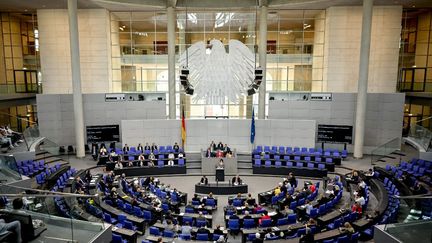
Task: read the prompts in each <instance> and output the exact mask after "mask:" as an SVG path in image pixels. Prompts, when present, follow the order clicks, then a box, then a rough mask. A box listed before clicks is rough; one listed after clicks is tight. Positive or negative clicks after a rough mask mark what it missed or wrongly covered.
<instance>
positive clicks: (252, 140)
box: [250, 107, 255, 144]
mask: <svg viewBox="0 0 432 243" xmlns="http://www.w3.org/2000/svg"><path fill="white" fill-rule="evenodd" d="M254 141H255V109H254V108H253V107H252V121H251V133H250V142H251V143H252V144H253V143H254Z"/></svg>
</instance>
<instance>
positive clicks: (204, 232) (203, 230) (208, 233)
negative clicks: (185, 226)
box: [197, 226, 210, 238]
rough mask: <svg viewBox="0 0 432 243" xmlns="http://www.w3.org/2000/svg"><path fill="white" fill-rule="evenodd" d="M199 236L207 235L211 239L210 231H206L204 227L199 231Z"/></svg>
mask: <svg viewBox="0 0 432 243" xmlns="http://www.w3.org/2000/svg"><path fill="white" fill-rule="evenodd" d="M197 234H207V236H208V237H209V238H210V230H208V229H206V228H205V227H204V226H201V228H199V229H198V230H197Z"/></svg>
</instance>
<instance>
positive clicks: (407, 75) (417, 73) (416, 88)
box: [399, 68, 426, 92]
mask: <svg viewBox="0 0 432 243" xmlns="http://www.w3.org/2000/svg"><path fill="white" fill-rule="evenodd" d="M425 85H426V68H402V69H401V75H400V78H399V91H401V92H424V91H425Z"/></svg>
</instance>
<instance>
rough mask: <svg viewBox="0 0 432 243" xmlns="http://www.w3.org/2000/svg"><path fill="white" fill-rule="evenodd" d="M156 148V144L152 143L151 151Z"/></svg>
mask: <svg viewBox="0 0 432 243" xmlns="http://www.w3.org/2000/svg"><path fill="white" fill-rule="evenodd" d="M157 149H158V146H157V145H156V144H155V143H152V146H151V151H155V150H157Z"/></svg>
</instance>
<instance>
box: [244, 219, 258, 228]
mask: <svg viewBox="0 0 432 243" xmlns="http://www.w3.org/2000/svg"><path fill="white" fill-rule="evenodd" d="M243 227H244V228H245V229H251V228H255V227H256V225H255V220H254V219H244V220H243Z"/></svg>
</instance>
